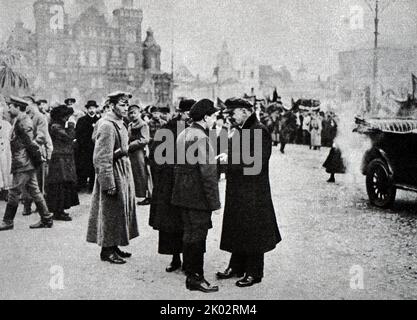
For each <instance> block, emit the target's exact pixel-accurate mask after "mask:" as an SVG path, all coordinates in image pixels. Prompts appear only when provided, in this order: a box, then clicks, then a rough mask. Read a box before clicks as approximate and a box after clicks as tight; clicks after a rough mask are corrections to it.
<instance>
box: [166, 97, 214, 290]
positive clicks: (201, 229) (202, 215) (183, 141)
mask: <svg viewBox="0 0 417 320" xmlns="http://www.w3.org/2000/svg"><path fill="white" fill-rule="evenodd" d="M217 111H218V109H216V108H215V107H214V104H213V102H212V101H210V100H207V99H204V100H201V101H199V102H197V103H196V104H195V105H194V106H193V107H192V108H191V111H190V118H191V120H192V121H193V123H192V124H191V126H190V127H189V128H187V129H185V130H184V131H183V132H182V133H181V134H180V135H179V136H178V139H177V156H178V164H176V165H175V168H174V187H173V191H172V204H173V205H174V206H177V207H179V208H181V214H182V221H183V224H184V236H183V248H184V256H183V258H184V266H185V272H186V274H187V280H186V288H187V289H189V290H192V291H201V292H205V293H209V292H216V291H218V290H219V288H218V287H217V286H212V285H210V284H209V283H208V282H207V281H206V280H205V278H204V253H205V251H206V238H207V234H208V230H209V229H211V228H212V221H211V215H212V212H213V211H215V210H218V209H220V200H219V185H218V181H217V166H216V159H215V150H214V149H213V146H212V145H211V142H210V138H209V137H208V131H209V129H210V128H212V127H213V124H214V123H215V121H216V113H217ZM182 155H184V156H185V161H184V164H181V163H180V161H181V157H182Z"/></svg>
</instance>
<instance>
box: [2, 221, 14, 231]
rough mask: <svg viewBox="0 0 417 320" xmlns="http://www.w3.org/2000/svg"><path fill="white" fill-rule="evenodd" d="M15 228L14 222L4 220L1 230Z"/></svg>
mask: <svg viewBox="0 0 417 320" xmlns="http://www.w3.org/2000/svg"><path fill="white" fill-rule="evenodd" d="M13 228H14V224H13V222H8V221H2V223H1V224H0V231H7V230H13Z"/></svg>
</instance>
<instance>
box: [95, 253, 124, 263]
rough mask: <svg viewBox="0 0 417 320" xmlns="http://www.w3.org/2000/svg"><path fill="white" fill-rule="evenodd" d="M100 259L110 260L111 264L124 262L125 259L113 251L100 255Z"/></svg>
mask: <svg viewBox="0 0 417 320" xmlns="http://www.w3.org/2000/svg"><path fill="white" fill-rule="evenodd" d="M100 258H101V261H104V262H110V263H111V264H125V263H126V261H125V260H123V259H122V258H120V257H119V256H118V254H117V253H115V252H113V253H110V254H107V255H103V254H102V255H100Z"/></svg>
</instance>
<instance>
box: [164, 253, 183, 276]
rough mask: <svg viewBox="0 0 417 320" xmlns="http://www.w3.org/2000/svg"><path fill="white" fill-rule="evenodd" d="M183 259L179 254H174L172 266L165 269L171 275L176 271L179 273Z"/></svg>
mask: <svg viewBox="0 0 417 320" xmlns="http://www.w3.org/2000/svg"><path fill="white" fill-rule="evenodd" d="M181 265H182V263H181V257H180V255H179V254H174V255H173V256H172V261H171V264H170V265H169V266H168V267H167V268H166V269H165V271H166V272H168V273H171V272H174V271H177V270H178V269H180V268H181Z"/></svg>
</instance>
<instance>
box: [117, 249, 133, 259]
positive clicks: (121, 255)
mask: <svg viewBox="0 0 417 320" xmlns="http://www.w3.org/2000/svg"><path fill="white" fill-rule="evenodd" d="M114 252H116V254H117V255H118V256H119V257H120V258H123V259H126V258H130V257H131V256H132V254H131V253H129V252H123V251H122V250H120V249H119V248H116V249H115V251H114Z"/></svg>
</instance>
